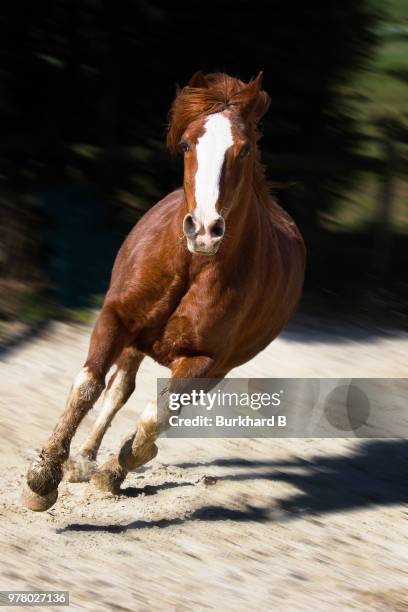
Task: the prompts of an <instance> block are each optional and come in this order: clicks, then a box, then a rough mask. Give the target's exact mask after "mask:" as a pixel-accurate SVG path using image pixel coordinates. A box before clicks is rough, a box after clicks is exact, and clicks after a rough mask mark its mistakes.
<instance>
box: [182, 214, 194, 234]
mask: <svg viewBox="0 0 408 612" xmlns="http://www.w3.org/2000/svg"><path fill="white" fill-rule="evenodd" d="M183 231H184V233H185V235H186V236H194V235H195V233H196V226H195V223H194V219H193V217H192V215H186V216H185V217H184V221H183Z"/></svg>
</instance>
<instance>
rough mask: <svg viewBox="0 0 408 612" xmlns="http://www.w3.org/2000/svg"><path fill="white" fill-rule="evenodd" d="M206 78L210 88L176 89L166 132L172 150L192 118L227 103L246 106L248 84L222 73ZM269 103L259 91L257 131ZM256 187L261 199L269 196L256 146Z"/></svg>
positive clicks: (253, 112) (255, 114)
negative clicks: (244, 95) (244, 97)
mask: <svg viewBox="0 0 408 612" xmlns="http://www.w3.org/2000/svg"><path fill="white" fill-rule="evenodd" d="M205 81H206V83H207V85H208V87H191V86H189V85H187V86H186V87H183V88H182V89H180V88H179V89H178V90H177V93H176V97H175V99H174V102H173V104H172V106H171V108H170V112H169V122H168V131H167V146H168V148H169V149H170V151H172V152H173V153H175V152H176V151H178V147H179V143H180V139H181V136H182V134H183V132H184V131H185V129H186V128H187V126H188V125H189V124H190V123H191V122H192V121H195V120H196V119H198V118H199V117H200V116H202V115H210V114H213V113H219V112H222V111H223V110H225V109H226V108H227V107H228V106H232V105H243V102H242V101H241V100H240V99H239V94H240V93H241V91H242V90H243V89H244V88H245V87H246V86H247V83H244V82H243V81H241V80H240V79H236V78H234V77H231V76H229V75H228V74H225V73H222V72H214V73H210V74H206V75H205ZM269 104H270V98H269V96H268V94H267V93H266V92H265V91H263V90H261V91H259V93H258V97H257V100H256V102H255V104H253V105H252V106H251V112H250V116H249V118H250V119H252V120H253V129H254V130H256V123H257V120H258V119H259V118H260V117H262V116H263V115H264V114H265V113H266V111H267V110H268V108H269ZM260 136H261V134H260V132H258V131H257V139H258V138H259V137H260ZM254 187H255V190H256V192H257V193H258V196H259V197H260V199H261V200H263V201H264V202H265V200H266V199H270V189H269V185H268V183H267V181H266V178H265V167H264V166H263V164H262V163H261V161H260V152H259V149H257V153H256V160H255V170H254Z"/></svg>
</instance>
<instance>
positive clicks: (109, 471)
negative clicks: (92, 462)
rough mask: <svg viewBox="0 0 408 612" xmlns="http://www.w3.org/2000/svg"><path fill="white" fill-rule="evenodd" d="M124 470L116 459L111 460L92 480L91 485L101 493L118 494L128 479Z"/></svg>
mask: <svg viewBox="0 0 408 612" xmlns="http://www.w3.org/2000/svg"><path fill="white" fill-rule="evenodd" d="M126 474H127V472H126V470H124V469H123V468H122V467H121V466H120V465H119V464H118V463H117V460H116V459H109V460H108V461H107V462H106V463H105V464H104V465H103V466H102V467H101V468H99V470H98V471H97V472H95V474H94V475H93V476H92V478H91V484H92V485H93V486H94V487H95V488H96V489H99V490H100V491H104V492H107V493H113V494H117V493H118V492H119V489H120V485H121V484H122V482H123V481H124V480H125V478H126Z"/></svg>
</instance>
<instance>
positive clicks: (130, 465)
mask: <svg viewBox="0 0 408 612" xmlns="http://www.w3.org/2000/svg"><path fill="white" fill-rule="evenodd" d="M126 450H127V449H126ZM124 451H125V448H124V447H122V449H121V452H120V454H119V463H120V465H122V466H123V467H124V468H126V469H127V470H128V471H129V472H131V471H133V470H137V469H138V468H140V467H141V466H142V465H145V464H146V463H149V461H152V459H154V458H155V457H156V455H157V453H158V452H159V449H158V448H157V446H156V444H152V445H150V446H145V447H144V448H143V447H142V448H138V449H136V452H135V451H133V452H124Z"/></svg>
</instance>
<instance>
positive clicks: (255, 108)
mask: <svg viewBox="0 0 408 612" xmlns="http://www.w3.org/2000/svg"><path fill="white" fill-rule="evenodd" d="M262 78H263V72H262V70H261V72H260V73H259V74H258V76H257V77H256V78H255V79H253V81H250V82H249V83H248V85H246V86H245V87H244V88H243V89H241V91H240V92H239V93H238V94H237V96H236V98H235V99H236V102H238V103H239V104H241V105H242V106H243V108H244V109H245V111H246V112H247V113H248V114H253V116H254V117H255V121H257V122H258V121H259V120H260V119H261V118H262V117H263V115H264V114H265V113H266V111H267V110H268V108H269V105H270V102H271V100H270V98H269V96H268V94H267V93H266V91H263V89H261V87H262Z"/></svg>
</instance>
